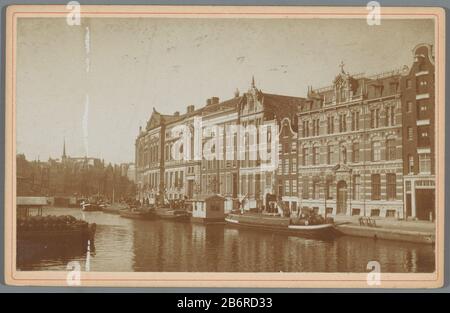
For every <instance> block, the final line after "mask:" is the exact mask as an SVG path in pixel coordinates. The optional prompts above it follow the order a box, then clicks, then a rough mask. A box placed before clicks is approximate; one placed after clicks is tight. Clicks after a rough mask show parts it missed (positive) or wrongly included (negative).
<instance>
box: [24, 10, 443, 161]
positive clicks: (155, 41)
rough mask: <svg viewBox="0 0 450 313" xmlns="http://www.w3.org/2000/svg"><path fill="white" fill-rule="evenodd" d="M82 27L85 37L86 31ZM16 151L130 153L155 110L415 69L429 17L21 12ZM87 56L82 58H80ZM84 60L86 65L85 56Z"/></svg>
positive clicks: (430, 35)
mask: <svg viewBox="0 0 450 313" xmlns="http://www.w3.org/2000/svg"><path fill="white" fill-rule="evenodd" d="M87 29H89V32H88V33H89V35H88V37H89V38H86V37H87V36H86V33H87ZM17 36H18V38H17V45H18V47H17V96H16V97H17V102H16V105H17V152H18V153H25V155H26V157H27V158H28V159H37V158H38V157H39V158H40V160H47V159H48V158H49V157H53V158H57V157H60V156H61V152H62V145H63V140H64V138H65V141H66V147H67V153H68V154H69V155H71V156H84V155H86V154H88V155H89V156H93V157H100V158H104V159H105V161H107V162H114V163H117V162H130V161H133V160H134V139H135V138H136V135H137V133H138V129H139V126H144V125H145V123H146V121H147V119H148V118H149V117H150V114H151V112H152V109H153V107H155V108H156V109H157V110H158V111H160V112H162V113H166V114H171V113H173V112H174V111H180V112H185V110H186V106H187V105H191V104H193V105H195V106H196V107H199V106H203V105H204V104H205V102H206V99H207V98H210V97H212V96H218V97H220V99H221V100H225V99H228V98H231V97H232V96H233V93H234V91H235V90H236V88H238V89H239V90H240V91H246V90H247V89H248V88H249V87H250V82H251V77H252V75H254V76H255V80H256V86H257V87H258V88H259V89H262V90H263V91H265V92H270V93H278V94H284V95H294V96H305V95H306V91H307V86H309V85H312V86H313V87H324V86H328V85H330V84H331V82H332V80H333V78H334V77H335V75H336V74H337V73H338V71H339V66H338V65H339V63H340V62H341V61H343V62H344V63H345V70H346V71H348V72H350V73H362V72H365V73H367V74H376V73H379V72H384V71H389V70H391V69H396V68H400V67H402V66H403V65H405V64H406V65H410V64H411V62H412V54H411V49H412V48H413V47H414V46H415V45H416V44H418V43H421V42H426V43H431V44H433V43H434V26H433V22H432V21H431V20H411V19H410V20H395V21H392V20H391V21H389V20H382V22H381V25H380V26H368V25H367V24H366V21H365V20H334V19H289V20H285V19H283V20H282V19H248V20H243V19H241V20H235V19H162V18H134V19H129V18H121V19H117V18H92V19H83V20H82V24H81V25H80V26H68V25H67V24H66V21H65V19H63V18H45V19H44V18H41V19H37V18H21V19H19V22H18V33H17ZM87 60H88V61H87ZM87 62H89V64H87Z"/></svg>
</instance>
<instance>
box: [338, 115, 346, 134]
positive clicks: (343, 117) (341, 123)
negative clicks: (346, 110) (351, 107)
mask: <svg viewBox="0 0 450 313" xmlns="http://www.w3.org/2000/svg"><path fill="white" fill-rule="evenodd" d="M346 131H347V115H346V114H341V115H339V132H341V133H343V132H346Z"/></svg>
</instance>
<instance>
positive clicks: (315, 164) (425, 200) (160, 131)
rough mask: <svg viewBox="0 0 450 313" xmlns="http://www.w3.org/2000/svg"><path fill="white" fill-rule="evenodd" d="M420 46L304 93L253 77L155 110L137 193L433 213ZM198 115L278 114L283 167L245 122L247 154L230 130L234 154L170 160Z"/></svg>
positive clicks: (236, 119) (251, 120) (428, 110)
mask: <svg viewBox="0 0 450 313" xmlns="http://www.w3.org/2000/svg"><path fill="white" fill-rule="evenodd" d="M413 55H414V61H413V63H412V66H411V68H409V67H408V66H404V67H403V68H401V69H399V70H393V71H388V72H384V73H381V74H378V75H373V76H366V75H363V74H351V73H348V72H346V71H345V69H344V64H341V66H340V71H338V73H337V75H336V77H335V78H334V80H333V81H332V84H331V85H330V86H328V87H323V88H317V89H314V88H312V87H309V88H308V91H307V95H306V97H305V98H303V97H291V96H283V95H276V94H269V93H265V92H262V91H261V90H259V89H258V88H257V87H256V85H255V81H254V79H252V82H251V86H250V88H249V90H248V91H247V92H244V93H242V94H239V92H236V94H235V95H234V97H233V98H231V99H228V100H226V101H222V102H220V101H219V99H218V98H217V97H213V98H210V99H208V100H207V103H206V106H204V107H202V108H200V109H197V110H195V109H194V107H193V106H190V107H188V108H187V111H186V113H185V114H182V115H180V114H179V113H175V114H173V115H162V114H160V113H158V112H156V111H154V112H153V114H152V116H151V118H150V120H149V122H148V123H147V127H146V129H145V131H142V130H141V131H140V134H139V136H138V138H137V139H136V162H135V163H136V177H137V182H138V185H139V191H140V192H139V197H140V198H142V197H156V196H157V195H160V196H161V197H162V196H163V195H164V194H165V196H166V197H167V198H169V199H181V198H184V197H187V198H189V199H191V198H195V197H198V196H206V195H210V194H221V195H223V196H224V197H225V198H226V199H227V201H228V202H230V200H232V201H233V203H236V202H237V200H239V201H240V202H241V203H242V206H243V207H244V209H246V210H249V209H255V208H262V207H263V206H264V205H265V198H266V196H267V195H269V194H275V195H276V196H277V198H278V199H279V200H281V202H282V205H283V206H284V207H285V208H289V209H290V210H292V211H297V210H298V209H299V208H312V209H314V210H316V211H318V212H319V213H321V214H331V215H336V214H343V215H354V216H378V217H395V218H405V217H413V218H419V219H429V218H430V216H431V218H432V217H433V214H434V179H435V176H434V175H435V173H434V155H435V152H434V150H435V147H434V61H433V56H432V49H431V46H429V45H425V44H421V45H418V46H417V47H415V48H414V50H413ZM195 117H201V118H202V121H203V124H204V125H203V126H204V127H206V126H208V125H209V126H217V127H218V129H222V130H224V129H226V127H227V125H233V124H234V125H239V126H242V127H245V129H247V130H248V129H249V127H250V126H255V127H256V128H257V129H258V127H259V126H261V125H264V124H267V123H271V122H272V123H273V122H275V123H276V125H278V127H279V133H280V135H279V145H278V151H277V153H278V156H279V164H278V168H277V169H274V170H273V171H261V160H260V159H258V158H257V159H253V160H252V159H251V158H250V157H249V155H250V154H251V152H252V151H253V149H255V147H257V146H258V144H259V140H260V139H259V138H258V137H257V139H256V142H249V139H248V137H247V136H248V132H247V131H246V132H244V133H237V134H236V136H237V137H238V138H239V139H240V140H241V142H244V148H243V151H244V154H245V157H244V158H243V159H239V158H237V154H238V152H241V151H238V148H237V146H236V141H235V139H233V149H234V152H235V154H234V159H227V158H226V157H225V156H224V160H217V159H215V160H206V159H202V160H194V159H193V158H191V159H190V160H189V161H186V160H172V159H171V156H170V151H171V147H172V145H173V144H174V142H176V141H177V140H178V139H179V138H174V137H171V129H172V127H175V126H176V125H180V124H184V125H187V126H188V127H190V128H193V123H194V118H195ZM208 139H209V138H208V136H205V137H204V138H203V144H205V142H206V141H207V140H208ZM223 140H224V145H225V144H226V142H225V138H223ZM192 146H193V141H191V151H193V150H194V149H193V147H192ZM191 153H192V152H191ZM224 153H225V152H224Z"/></svg>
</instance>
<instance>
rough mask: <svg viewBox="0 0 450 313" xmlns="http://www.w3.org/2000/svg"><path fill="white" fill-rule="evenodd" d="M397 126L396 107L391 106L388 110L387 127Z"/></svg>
mask: <svg viewBox="0 0 450 313" xmlns="http://www.w3.org/2000/svg"><path fill="white" fill-rule="evenodd" d="M394 125H395V112H394V107H393V106H390V107H387V108H386V126H394Z"/></svg>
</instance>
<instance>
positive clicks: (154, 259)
mask: <svg viewBox="0 0 450 313" xmlns="http://www.w3.org/2000/svg"><path fill="white" fill-rule="evenodd" d="M44 214H45V215H65V214H70V215H73V216H75V217H77V218H84V219H85V220H86V221H88V222H90V223H93V222H95V223H97V232H96V235H95V247H92V248H91V249H92V250H93V251H92V252H91V254H90V258H89V268H90V271H97V272H106V271H107V272H116V271H117V272H133V271H135V272H367V271H368V270H367V269H366V267H367V263H368V262H369V261H378V262H380V264H381V271H382V272H401V273H403V272H433V271H434V247H433V246H432V245H421V244H410V243H404V242H394V241H383V240H377V241H375V240H373V239H368V238H356V237H347V236H344V237H340V238H338V239H335V240H333V241H321V240H312V239H304V238H299V237H289V236H286V235H279V234H272V233H268V232H262V231H255V230H242V229H235V228H230V227H228V226H226V225H207V226H205V225H197V224H191V223H180V222H173V221H163V220H155V221H143V220H131V219H125V218H122V217H120V216H119V215H114V214H107V213H103V212H81V211H80V210H78V209H65V208H64V209H62V208H60V209H57V208H48V209H45V210H44ZM76 250H77V249H72V248H71V247H70V246H69V247H67V246H65V247H57V248H50V247H47V248H46V249H40V251H29V252H30V253H27V256H26V257H23V256H18V264H17V268H18V269H19V270H67V264H68V263H69V262H71V261H78V262H80V264H81V266H82V267H83V268H84V266H85V265H86V259H87V257H86V253H85V252H83V251H76ZM78 250H79V249H78Z"/></svg>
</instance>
